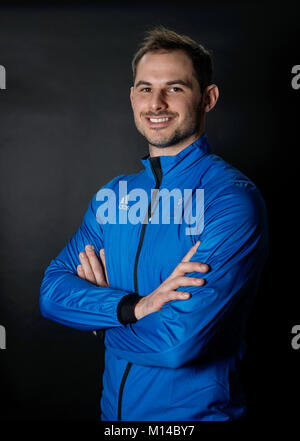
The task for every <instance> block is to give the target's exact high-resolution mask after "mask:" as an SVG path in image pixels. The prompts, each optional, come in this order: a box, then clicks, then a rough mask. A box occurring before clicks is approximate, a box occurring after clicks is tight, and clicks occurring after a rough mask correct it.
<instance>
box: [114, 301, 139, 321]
mask: <svg viewBox="0 0 300 441" xmlns="http://www.w3.org/2000/svg"><path fill="white" fill-rule="evenodd" d="M141 298H142V296H139V295H138V294H136V293H133V294H128V295H126V296H124V297H122V298H121V300H120V302H119V304H118V307H117V317H118V320H119V322H120V323H122V325H128V324H129V323H135V322H136V321H137V319H136V316H135V315H134V307H135V305H136V304H137V302H138V301H139V300H140V299H141Z"/></svg>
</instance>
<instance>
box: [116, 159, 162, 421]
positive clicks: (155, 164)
mask: <svg viewBox="0 0 300 441" xmlns="http://www.w3.org/2000/svg"><path fill="white" fill-rule="evenodd" d="M149 161H150V165H151V169H152V173H153V175H154V177H155V188H154V190H158V189H159V187H160V184H161V180H162V170H161V164H160V158H159V156H157V157H154V158H150V159H149ZM156 194H157V192H156V191H154V192H153V195H152V198H151V201H150V203H149V205H148V211H147V214H146V217H147V222H145V220H146V217H145V219H144V222H143V225H142V231H141V236H140V241H139V245H138V249H137V253H136V257H135V262H134V292H136V293H138V280H137V267H138V262H139V257H140V253H141V249H142V245H143V240H144V235H145V230H146V226H147V223H148V221H149V219H150V217H151V207H152V204H153V201H154V200H155V198H156ZM131 366H132V362H131V361H129V362H128V363H127V366H126V368H125V371H124V374H123V377H122V381H121V385H120V390H119V401H118V421H122V398H123V390H124V386H125V383H126V379H127V377H128V374H129V371H130V369H131Z"/></svg>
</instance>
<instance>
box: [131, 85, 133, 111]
mask: <svg viewBox="0 0 300 441" xmlns="http://www.w3.org/2000/svg"><path fill="white" fill-rule="evenodd" d="M130 102H131V107H132V108H133V86H131V87H130Z"/></svg>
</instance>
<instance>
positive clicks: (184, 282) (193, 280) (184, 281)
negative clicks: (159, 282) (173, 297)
mask: <svg viewBox="0 0 300 441" xmlns="http://www.w3.org/2000/svg"><path fill="white" fill-rule="evenodd" d="M204 284H205V279H200V278H198V277H184V276H179V277H175V278H174V279H171V280H170V281H169V282H168V287H169V288H170V289H172V290H175V289H177V288H180V287H181V286H203V285H204Z"/></svg>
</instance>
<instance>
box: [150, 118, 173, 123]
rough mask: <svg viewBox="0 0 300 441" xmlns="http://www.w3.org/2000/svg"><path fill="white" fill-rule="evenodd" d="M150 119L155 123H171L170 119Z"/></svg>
mask: <svg viewBox="0 0 300 441" xmlns="http://www.w3.org/2000/svg"><path fill="white" fill-rule="evenodd" d="M149 119H150V121H151V122H153V123H160V122H166V121H169V119H170V118H149Z"/></svg>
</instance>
